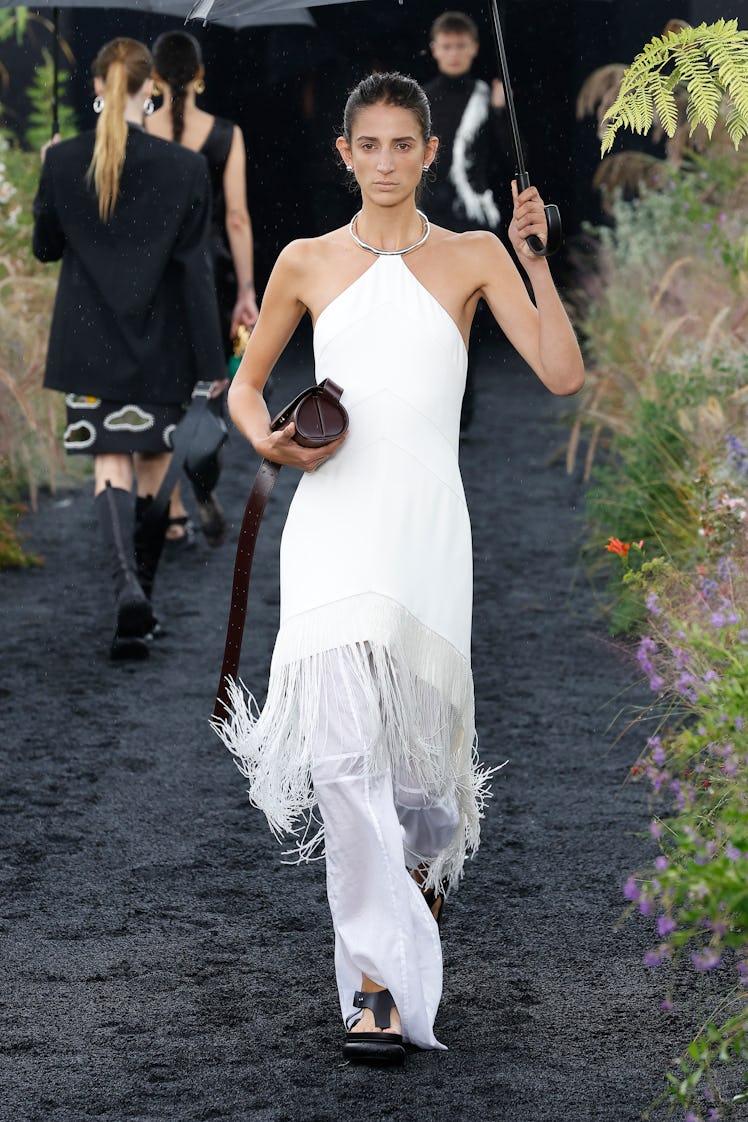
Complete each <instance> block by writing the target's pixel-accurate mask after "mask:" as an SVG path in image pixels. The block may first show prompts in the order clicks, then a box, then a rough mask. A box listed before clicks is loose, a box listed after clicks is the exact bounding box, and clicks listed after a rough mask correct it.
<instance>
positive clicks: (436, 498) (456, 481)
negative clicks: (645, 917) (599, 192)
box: [221, 74, 584, 1062]
mask: <svg viewBox="0 0 748 1122" xmlns="http://www.w3.org/2000/svg"><path fill="white" fill-rule="evenodd" d="M437 145H438V142H437V140H436V138H435V137H433V136H432V135H431V122H430V113H429V105H428V101H427V99H426V97H425V95H424V93H423V91H422V90H421V88H420V87H419V86H418V85H417V83H416V82H414V81H413V80H412V79H410V78H407V77H404V76H402V75H399V74H374V75H372V76H371V77H369V78H366V79H365V80H364V81H362V82H361V83H360V84H359V85H358V86H357V87H356V89H354V91H353V92H352V93H351V95H350V97H349V99H348V103H347V105H346V109H345V117H344V135H343V136H341V137H340V138H339V139H338V141H337V147H338V151H339V153H340V155H341V158H342V160H343V163H344V165H345V167H346V168H347V170H348V174H349V175H352V176H355V178H356V181H357V183H358V185H359V187H360V189H361V196H362V206H361V210H360V212H359V213H358V215H356V216H355V218H354V219H353V221H352V222H351V224H350V227H344V228H342V229H339V230H334V231H332V232H331V233H329V234H326V235H324V236H323V237H320V238H314V239H309V240H304V241H298V242H295V243H292V244H291V245H290V246H288V247H287V248H286V249H285V250H284V251H283V253H282V254H281V256H280V257H279V259H278V262H277V264H276V266H275V269H274V271H273V274H272V276H271V279H270V282H269V284H268V288H267V291H266V296H265V299H264V301H263V306H262V312H261V314H260V318H259V321H258V324H257V327H256V329H255V332H254V334H253V336H252V340H251V342H250V345H249V347H248V349H247V352H246V354H245V357H244V360H243V362H242V366H241V367H240V370H239V372H238V374H237V377H236V379H235V381H234V383H233V385H232V387H231V390H230V391H229V407H230V409H231V413H232V416H233V418H234V420H235V421H236V424H237V425H238V427H239V428H240V429H241V431H242V432H243V433H244V435H245V436H246V437H247V438H248V439H249V440H250V441H251V442H252V444H253V445H254V447H255V448H256V450H257V451H258V453H259V454H260V455H262V456H266V457H268V458H269V459H271V460H274V461H276V462H278V463H286V464H292V465H294V466H295V467H297V468H299V469H301V470H302V471H303V472H304V473H305V474H304V476H303V478H302V480H301V483H300V484H299V487H298V490H297V492H296V495H295V497H294V500H293V502H292V504H291V509H290V511H289V515H288V520H287V522H286V526H285V529H284V533H283V541H282V545H281V626H280V631H279V634H278V638H277V642H276V646H275V652H274V655H273V663H272V667H271V673H270V684H269V688H268V695H267V700H266V702H265V705H264V707H263V709H262V711H261V712H260V713H258V712H257V710H256V708H255V707H254V706H253V703H252V701H251V699H248V698H246V697H245V696H244V695H243V693H242V691H240V690H239V689H238V688H234V690H233V694H232V707H233V711H232V712H231V713H230V714H229V715H228V717H227V720H226V722H225V724H224V725H223V727H222V729H221V732H222V735H223V737H224V740H225V742H226V743H227V745H228V746H229V747H230V748H231V749H232V751H233V752H235V753H236V757H237V762H238V763H239V765H240V767H241V769H242V771H243V772H244V774H245V775H246V776H247V777H248V779H249V781H250V798H251V800H252V802H253V803H254V804H255V805H256V806H258V807H260V808H261V809H262V810H263V811H264V812H265V814H266V815H267V817H268V820H269V822H270V825H271V827H272V829H273V830H274V831H275V832H276V833H277V834H278V835H281V834H287V833H293V834H295V836H296V839H297V849H298V855H299V858H300V859H307V858H308V857H310V856H311V855H313V854H314V853H316V852H317V851H318V850H319V848H321V846H322V844H323V843H324V849H325V856H326V860H327V880H328V898H329V901H330V908H331V911H332V919H333V925H334V928H335V968H336V974H337V982H338V989H339V995H340V1005H341V1010H342V1013H343V1018H344V1020H345V1021H346V1023H347V1024H348V1025H349V1032H348V1034H347V1036H346V1039H345V1043H344V1049H343V1050H344V1054H345V1055H346V1056H347V1057H348V1058H350V1059H352V1060H357V1059H363V1060H375V1061H376V1060H381V1061H386V1062H393V1061H394V1062H399V1061H401V1060H402V1057H403V1054H404V1048H403V1044H404V1043H405V1042H410V1043H411V1044H413V1045H417V1046H418V1047H421V1048H441V1047H443V1045H441V1044H440V1043H439V1041H438V1040H437V1039H436V1036H435V1035H434V1027H433V1026H434V1019H435V1016H436V1012H437V1008H438V1005H439V1000H440V996H441V988H442V958H441V947H440V942H439V932H438V927H437V923H436V922H435V913H436V912H437V911H438V910H439V908H440V906H441V900H440V899H439V897H440V896H441V894H442V893H444V892H446V891H447V890H449V889H450V888H452V887H454V886H455V885H456V884H457V882H458V880H459V878H460V877H461V875H462V867H463V864H464V860H465V856H466V854H467V853H468V852H470V851H474V850H475V849H476V848H477V846H478V842H479V833H480V818H481V815H482V807H483V801H484V799H485V796H486V788H487V781H488V773H487V771H486V770H485V769H483V768H481V766H480V765H479V764H478V762H477V759H476V756H475V728H474V711H473V681H472V674H471V669H470V628H471V615H472V556H471V537H470V524H469V520H468V513H467V508H466V505H465V498H464V493H463V488H462V481H461V478H460V472H459V467H458V461H457V449H458V428H459V416H460V402H461V397H462V392H463V389H464V381H465V369H466V362H467V354H466V344H467V339H468V335H469V332H470V324H471V321H472V318H473V314H474V312H475V307H476V304H477V302H478V300H479V299H480V298H481V297H483V298H484V299H485V300H486V302H487V303H488V304H489V306H490V308H491V310H492V312H493V314H494V315H495V317H496V319H497V321H498V323H499V324H500V326H501V327H502V328H503V330H504V331H505V332H506V334H507V336H508V338H509V339H510V340H511V342H512V343H513V344H514V345H515V346H516V347H517V349H518V351H519V352H520V354H521V355H522V356H523V357H524V358H525V360H526V361H527V362H528V363H529V364H530V366H531V367H532V368H533V370H535V372H536V373H537V374H538V376H539V377H540V378H541V379H542V380H543V382H545V384H546V385H547V386H548V388H549V389H550V390H552V391H553V392H554V393H560V394H568V393H574V392H576V391H577V390H578V389H579V388H580V386H581V385H582V381H583V377H584V374H583V366H582V359H581V355H580V352H579V348H578V345H577V342H576V339H575V337H574V334H573V331H572V329H571V327H570V325H569V321H568V319H567V317H566V314H565V313H564V310H563V307H562V305H561V302H560V300H559V298H558V295H557V293H556V289H555V286H554V284H553V281H552V279H551V276H550V272H549V269H548V265H547V263H546V261H544V260H542V259H536V258H533V257H532V256H531V255H529V251H528V250H527V249H526V247H525V245H524V238H525V237H527V235H528V234H530V233H535V234H538V235H540V236H543V235H544V234H545V232H546V227H545V217H544V212H543V205H542V201H541V199H540V198H539V196H538V194H537V191H536V190H535V189H534V188H531V189H529V190H528V191H526V192H525V193H524V194H523V195H522V196H521V197H520V198H518V199H517V198H515V213H514V219H513V221H512V226H511V230H510V234H511V237H512V241H513V243H514V245H515V247H516V248H517V251H518V253H519V255H520V259H521V260H522V262H523V265H524V267H525V269H526V271H527V273H528V276H529V278H530V280H531V282H532V284H533V289H534V294H535V299H536V303H537V306H535V305H533V303H532V302H531V301H530V299H529V298H528V296H527V293H526V290H525V285H524V283H523V281H522V279H521V278H520V276H519V274H518V272H517V270H516V268H515V266H514V265H513V264H512V261H511V259H510V257H509V255H508V253H507V252H506V250H505V249H504V248H503V247H502V245H501V243H500V242H499V241H498V240H497V239H496V238H495V236H494V235H493V234H490V233H486V232H477V233H466V234H461V235H457V234H453V233H451V232H450V231H448V230H446V229H442V228H438V227H430V226H429V223H428V220H427V218H426V216H425V215H423V214H421V213H419V211H418V210H417V209H416V194H417V191H418V188H419V184H420V182H421V179H422V176H423V174H424V172H425V171H426V170H427V169H428V168H429V166H430V164H431V162H432V161H433V159H434V158H435V155H436V150H437ZM307 312H308V313H309V315H310V316H311V318H312V321H313V323H314V351H315V359H316V377H317V380H318V381H321V380H322V379H323V378H328V377H329V378H332V379H333V380H334V381H335V382H337V383H338V384H339V385H341V386H343V387H344V394H343V403H344V404H345V406H346V408H347V410H348V412H349V415H350V431H349V434H348V436H347V438H345V439H344V440H342V441H340V442H338V444H337V445H331V446H328V447H327V448H324V449H322V450H316V451H315V450H308V449H304V448H300V447H299V446H297V445H296V444H295V443H294V440H293V426H292V425H289V426H288V427H287V428H286V429H283V430H281V431H280V432H277V433H273V432H271V430H270V419H269V416H268V412H267V409H266V407H265V403H264V401H263V398H262V388H263V385H264V383H265V380H266V378H267V377H268V375H269V373H270V371H271V369H272V367H273V365H274V363H275V362H276V361H277V359H278V356H279V355H280V353H281V351H282V350H283V347H284V346H285V344H286V343H287V341H288V339H289V337H290V336H291V334H292V332H293V330H294V328H295V327H296V325H297V324H298V323H299V321H300V320H301V318H302V316H303V315H304V314H305V313H307ZM317 811H318V812H319V816H321V821H322V823H323V825H322V826H320V824H319V821H318V818H317V815H316V813H315V812H317ZM356 1017H358V1018H359V1019H358V1020H357V1021H355V1023H353V1024H351V1022H352V1021H354V1020H355V1018H356Z"/></svg>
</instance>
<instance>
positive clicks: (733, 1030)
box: [624, 454, 748, 1118]
mask: <svg viewBox="0 0 748 1122" xmlns="http://www.w3.org/2000/svg"><path fill="white" fill-rule="evenodd" d="M746 457H747V458H748V454H746ZM745 550H746V542H745V539H744V538H743V540H742V541H741V542H740V545H739V547H738V549H737V550H736V551H734V555H733V557H732V558H725V557H722V558H721V559H720V560H719V561H717V562H715V563H714V564H712V565H707V566H700V567H699V569H698V571H695V572H693V574H688V573H685V572H683V571H680V570H678V569H677V568H676V567H675V566H673V565H670V564H662V563H658V564H656V565H644V566H643V567H642V569H641V571H640V572H639V573H638V574H636V576H634V578H633V580H634V581H635V582H636V583H639V584H641V585H642V586H643V587H644V589H645V590H647V589H648V591H647V597H646V599H647V608H648V625H647V634H646V635H645V636H644V637H643V638H642V639H641V641H640V643H639V648H638V658H639V663H640V666H641V668H642V670H643V671H644V673H645V674H646V675H647V677H648V679H649V683H650V686H651V687H652V689H653V690H654V691H655V692H656V693H657V695H658V699H659V701H658V704H659V706H660V707H661V709H662V706H663V705H664V706H665V709H664V712H665V716H664V717H663V721H662V727H661V728H660V730H659V733H658V734H657V735H655V736H652V737H650V738H649V740H648V741H647V746H646V750H645V751H644V752H643V753H642V755H641V757H640V758H639V760H637V762H636V764H635V765H634V767H633V768H632V775H633V776H634V777H635V778H638V779H644V778H646V779H647V780H648V781H649V783H650V784H651V787H652V791H653V797H654V800H655V806H656V809H657V812H656V814H655V816H654V818H653V819H652V822H651V823H650V833H651V834H652V837H653V838H655V839H656V840H657V842H658V843H659V846H660V850H661V852H660V855H659V856H658V857H657V858H656V860H655V861H654V865H653V867H652V868H650V869H648V870H644V871H642V872H641V873H640V874H638V875H636V876H632V877H630V878H629V880H628V882H627V884H626V887H625V890H624V894H625V896H626V897H627V899H629V900H630V901H631V902H632V904H636V905H637V906H638V909H639V911H640V912H641V913H642V915H644V916H647V917H651V918H652V919H653V920H654V922H655V925H656V931H657V935H658V937H659V942H658V944H657V946H656V947H655V948H653V949H652V950H651V951H649V952H648V953H647V955H646V956H645V962H646V963H647V964H648V965H650V966H652V967H657V966H659V965H660V964H661V963H663V962H664V961H667V960H669V959H675V960H679V959H681V960H682V959H683V958H684V957H686V956H687V957H688V960H689V961H690V963H691V965H692V967H693V968H694V969H695V970H696V971H697V972H699V973H702V974H704V973H709V972H713V971H715V972H721V973H720V977H721V979H722V986H723V988H726V989H727V993H726V995H725V997H724V998H723V1000H722V1002H721V1003H720V1005H719V1007H718V1008H717V1009H715V1010H714V1012H713V1013H712V1014H711V1016H710V1017H709V1018H708V1019H707V1022H706V1023H705V1024H704V1026H703V1027H702V1028H701V1029H700V1030H699V1031H698V1032H697V1034H696V1035H695V1037H694V1038H693V1040H692V1041H691V1043H690V1044H689V1046H688V1047H687V1049H686V1050H685V1051H684V1053H683V1055H682V1056H681V1057H680V1058H679V1060H678V1063H677V1065H676V1067H677V1071H675V1072H670V1073H669V1074H668V1089H667V1097H669V1098H670V1099H671V1101H672V1102H674V1103H678V1104H680V1105H682V1106H684V1107H687V1108H689V1109H690V1110H691V1115H690V1116H691V1117H693V1118H696V1117H698V1115H696V1114H695V1113H694V1112H693V1109H692V1108H694V1106H695V1105H696V1104H697V1102H698V1099H699V1097H700V1096H701V1094H702V1093H703V1092H704V1090H705V1089H706V1093H707V1097H708V1099H709V1101H711V1102H712V1103H715V1102H719V1103H720V1105H721V1106H724V1108H725V1109H727V1108H728V1107H729V1106H730V1105H731V1103H732V1104H737V1103H739V1102H743V1101H746V1099H745V1094H744V1092H743V1091H741V1092H739V1093H737V1094H733V1093H732V1092H729V1093H728V1092H727V1091H725V1089H724V1083H725V1080H724V1078H722V1077H721V1076H718V1075H717V1074H715V1069H716V1068H718V1067H720V1066H721V1065H726V1064H730V1063H739V1062H743V1063H745V1062H746V1061H748V1004H746V1002H747V1001H748V993H746V988H747V987H748V578H747V576H746V573H745V568H744V563H745V560H746V557H745ZM729 971H732V972H733V976H734V978H735V981H734V982H732V983H731V982H730V975H729ZM664 1006H665V1008H666V1009H668V1010H671V1009H672V1008H673V1001H672V997H671V996H670V995H668V996H667V997H666V998H665V1002H664ZM702 1080H703V1083H702ZM718 1116H719V1117H728V1116H729V1115H726V1114H724V1113H723V1114H719V1115H718Z"/></svg>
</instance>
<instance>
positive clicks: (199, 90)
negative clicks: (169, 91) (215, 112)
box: [194, 78, 205, 94]
mask: <svg viewBox="0 0 748 1122" xmlns="http://www.w3.org/2000/svg"><path fill="white" fill-rule="evenodd" d="M194 90H195V93H196V94H204V93H205V80H204V79H203V78H197V79H196V81H195V85H194Z"/></svg>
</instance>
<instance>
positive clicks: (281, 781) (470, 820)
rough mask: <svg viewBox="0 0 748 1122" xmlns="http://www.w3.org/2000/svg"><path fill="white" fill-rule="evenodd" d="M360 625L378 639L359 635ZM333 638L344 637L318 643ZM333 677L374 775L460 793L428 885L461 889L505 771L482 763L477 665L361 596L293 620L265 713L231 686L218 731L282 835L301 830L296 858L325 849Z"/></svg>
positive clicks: (283, 634) (391, 608)
mask: <svg viewBox="0 0 748 1122" xmlns="http://www.w3.org/2000/svg"><path fill="white" fill-rule="evenodd" d="M357 631H358V633H359V635H361V634H365V635H366V636H367V638H366V639H362V638H358V639H356V638H353V635H354V633H355V632H357ZM325 634H327V635H330V636H332V635H335V636H336V637H337V641H336V642H335V644H334V645H332V644H331V645H330V647H329V648H328V649H324V650H319V647H320V645H321V644H320V635H325ZM315 637H316V643H314V638H315ZM385 637H386V639H385ZM341 638H342V639H343V641H341ZM313 643H314V645H316V647H317V650H312V649H311V648H312V645H313ZM341 668H342V670H343V672H344V676H345V677H346V679H347V683H346V682H340V677H341ZM331 681H332V682H334V684H335V687H336V688H337V689H340V690H345V691H347V692H348V693H349V695H350V696H352V697H355V699H356V706H357V708H358V709H359V711H360V726H359V728H358V729H357V731H358V732H360V735H361V737H362V738H364V739H365V740H366V741H367V742H368V744H367V747H368V750H367V752H366V761H367V767H368V768H369V770H370V771H371V772H372V774H381V773H382V772H384V771H386V770H391V771H392V773H393V774H397V772H398V771H399V770H401V769H404V770H406V771H407V773H408V775H409V776H410V777H411V778H412V780H413V782H414V783H415V784H416V785H417V786H418V787H419V788H420V790H422V791H423V792H424V794H425V795H427V796H433V797H443V796H445V795H447V796H452V797H454V798H455V800H456V803H457V807H458V813H459V827H458V829H457V831H456V834H455V838H454V841H453V842H452V844H451V845H450V846H449V847H448V848H447V849H446V850H444V851H443V852H442V853H440V854H439V855H438V856H437V858H436V859H435V860H432V861H431V862H430V864H429V870H428V879H427V882H426V885H427V887H434V888H435V889H436V890H437V891H447V890H448V889H450V888H454V887H455V886H456V885H457V882H458V881H459V879H460V877H461V876H462V870H463V865H464V862H465V857H466V856H467V855H468V853H470V854H472V853H474V852H475V851H476V850H477V848H478V845H479V842H480V819H481V818H482V817H483V813H484V805H485V802H486V799H487V798H489V797H490V791H489V785H490V778H491V775H492V774H493V772H494V771H496V770H498V769H496V768H484V767H481V766H480V764H479V762H478V756H477V750H476V736H475V723H474V722H475V718H474V700H473V680H472V674H471V671H470V666H469V663H468V661H467V660H466V659H465V658H464V656H463V655H461V654H460V653H459V652H458V651H457V650H456V649H455V648H454V647H453V646H452V645H451V644H450V643H448V642H447V641H446V640H445V639H443V638H442V637H441V636H439V635H437V634H435V633H434V632H433V631H431V630H430V629H429V628H427V627H425V626H424V625H423V624H421V623H420V622H419V621H418V620H417V619H416V618H415V617H414V616H412V615H411V614H410V613H409V612H407V611H406V610H405V609H404V608H403V607H402V606H401V605H400V604H397V603H396V602H395V601H392V600H390V599H389V598H387V597H383V596H375V595H372V594H367V595H364V596H359V597H351V598H350V599H348V600H342V601H339V602H338V603H337V604H328V605H325V606H324V607H321V608H318V609H316V610H314V611H311V612H307V613H305V614H304V615H302V616H297V617H295V618H293V619H291V620H288V621H286V622H285V623H284V624H283V625H282V627H281V630H280V633H279V635H278V641H277V643H276V648H275V652H274V655H273V663H272V666H271V671H270V682H269V685H268V695H267V700H266V702H265V705H264V706H263V708H262V710H260V708H259V706H258V705H257V702H256V701H255V699H254V697H253V696H252V694H251V693H249V692H248V691H247V690H246V689H245V688H244V686H243V684H237V683H236V682H233V681H232V682H230V683H229V706H228V713H227V716H226V718H224V719H222V720H220V721H216V722H214V725H213V727H214V728H215V731H216V732H217V733H218V735H219V736H220V737H221V739H222V740H223V742H224V744H225V745H226V746H227V748H229V750H230V751H231V752H232V753H233V754H234V756H235V757H236V764H237V766H238V767H239V769H240V771H241V772H242V774H243V775H244V776H245V777H246V778H247V779H248V780H249V798H250V802H251V803H252V805H253V806H256V807H257V808H258V809H260V810H262V811H263V812H264V814H265V815H266V817H267V820H268V823H269V825H270V829H271V830H272V831H273V834H274V835H275V836H276V837H277V838H279V839H280V838H282V837H283V836H291V837H293V839H294V847H293V849H292V850H291V851H289V852H290V853H293V854H294V855H295V860H296V861H309V860H313V859H315V858H317V857H322V856H323V855H324V850H323V845H324V830H323V827H322V824H321V822H320V820H319V816H318V815H317V814H316V813H315V807H316V798H315V794H314V788H313V785H312V775H311V769H312V754H313V751H314V749H315V745H319V744H320V743H321V742H324V738H325V736H326V732H325V723H326V721H327V720H328V708H329V706H328V704H327V703H325V701H324V699H325V698H327V697H328V696H329V690H330V683H331Z"/></svg>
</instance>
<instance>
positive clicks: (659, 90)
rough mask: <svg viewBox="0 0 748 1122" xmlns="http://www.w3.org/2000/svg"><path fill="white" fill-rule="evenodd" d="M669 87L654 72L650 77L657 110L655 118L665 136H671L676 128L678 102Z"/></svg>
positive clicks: (660, 76) (659, 75)
mask: <svg viewBox="0 0 748 1122" xmlns="http://www.w3.org/2000/svg"><path fill="white" fill-rule="evenodd" d="M669 85H670V84H669V83H668V82H666V81H665V79H664V78H663V77H662V75H661V74H658V73H656V72H655V73H654V74H653V75H652V82H651V88H652V98H653V100H654V103H655V108H656V110H657V117H658V119H659V122H660V124H661V126H662V128H663V130H664V131H665V132H666V133H667V135H668V136H673V135H674V134H675V130H676V128H677V127H678V102H677V101H676V99H675V94H674V93H673V91H672V89H670V88H669Z"/></svg>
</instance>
